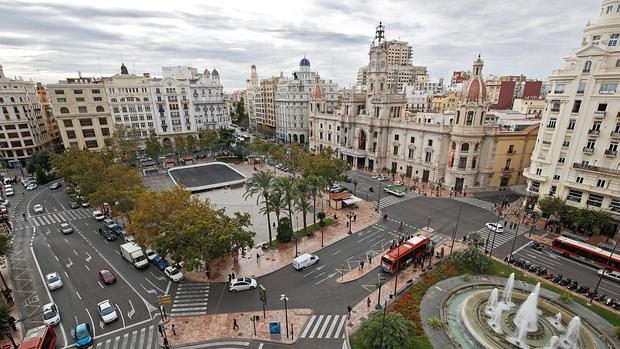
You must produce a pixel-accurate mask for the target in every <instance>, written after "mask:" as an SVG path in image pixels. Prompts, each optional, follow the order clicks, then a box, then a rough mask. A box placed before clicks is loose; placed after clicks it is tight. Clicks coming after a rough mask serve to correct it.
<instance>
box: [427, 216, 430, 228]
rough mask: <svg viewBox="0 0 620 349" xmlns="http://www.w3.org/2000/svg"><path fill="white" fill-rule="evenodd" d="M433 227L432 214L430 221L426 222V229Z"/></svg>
mask: <svg viewBox="0 0 620 349" xmlns="http://www.w3.org/2000/svg"><path fill="white" fill-rule="evenodd" d="M430 228H431V216H428V223H426V229H430Z"/></svg>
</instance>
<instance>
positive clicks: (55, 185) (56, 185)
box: [50, 182, 62, 190]
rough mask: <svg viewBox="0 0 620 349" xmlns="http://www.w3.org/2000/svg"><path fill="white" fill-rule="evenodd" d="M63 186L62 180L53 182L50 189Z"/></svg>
mask: <svg viewBox="0 0 620 349" xmlns="http://www.w3.org/2000/svg"><path fill="white" fill-rule="evenodd" d="M61 186H62V183H61V182H56V183H52V185H50V189H52V190H56V189H58V188H60V187H61Z"/></svg>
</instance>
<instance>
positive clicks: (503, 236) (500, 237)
mask: <svg viewBox="0 0 620 349" xmlns="http://www.w3.org/2000/svg"><path fill="white" fill-rule="evenodd" d="M515 230H516V229H512V228H510V224H508V225H505V226H504V232H503V233H498V234H493V232H492V231H490V230H489V229H488V228H487V227H483V228H480V229H478V231H475V232H474V233H477V234H478V236H479V237H480V239H482V241H483V242H484V243H485V245H486V241H487V236H488V237H489V248H491V246H492V247H493V249H495V248H497V247H499V246H502V245H503V244H505V243H507V242H512V241H513V240H514V238H515ZM527 231H528V230H527V229H525V228H523V227H520V228H519V231H518V232H517V235H523V234H524V233H526V232H527ZM489 232H490V235H489ZM471 234H473V233H470V234H469V235H470V236H471ZM493 235H495V241H493ZM468 237H469V236H468ZM483 248H484V246H483Z"/></svg>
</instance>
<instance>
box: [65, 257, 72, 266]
mask: <svg viewBox="0 0 620 349" xmlns="http://www.w3.org/2000/svg"><path fill="white" fill-rule="evenodd" d="M67 259H68V260H69V263H67V264H66V266H67V268H71V266H72V265H73V262H71V258H67Z"/></svg>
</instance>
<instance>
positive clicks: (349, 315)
mask: <svg viewBox="0 0 620 349" xmlns="http://www.w3.org/2000/svg"><path fill="white" fill-rule="evenodd" d="M369 300H370V299H369ZM352 310H353V308H351V306H350V305H347V314H348V317H347V318H348V319H350V318H351V311H352Z"/></svg>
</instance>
